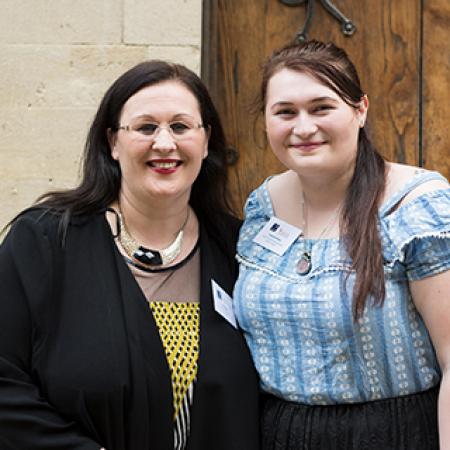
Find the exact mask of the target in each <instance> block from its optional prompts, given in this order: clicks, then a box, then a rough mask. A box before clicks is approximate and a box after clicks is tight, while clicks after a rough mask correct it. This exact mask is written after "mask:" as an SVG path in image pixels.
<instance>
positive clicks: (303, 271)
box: [297, 192, 342, 275]
mask: <svg viewBox="0 0 450 450" xmlns="http://www.w3.org/2000/svg"><path fill="white" fill-rule="evenodd" d="M301 204H302V214H303V230H304V231H303V234H302V235H303V239H305V235H306V232H307V229H308V228H307V227H308V217H307V205H306V202H305V196H304V195H303V192H302V199H301ZM341 206H342V205H341V204H339V205H338V207H337V208H336V210H335V211H333V214H332V215H331V217H330V220H329V221H328V222H327V224H326V225H325V227H324V228H323V230H322V231H321V232H320V234H319V237H318V238H317V239H316V240H319V239H322V238H323V237H324V236H325V235H326V233H327V232H328V231H329V230H330V229H331V227H332V226H333V225H334V223H335V222H336V219H337V217H338V216H339V213H340V211H341ZM305 247H306V244H305ZM311 253H312V248H311V250H309V251H304V252H303V254H302V256H301V257H300V259H299V260H298V261H297V273H298V274H299V275H308V273H309V272H311V268H312V262H311Z"/></svg>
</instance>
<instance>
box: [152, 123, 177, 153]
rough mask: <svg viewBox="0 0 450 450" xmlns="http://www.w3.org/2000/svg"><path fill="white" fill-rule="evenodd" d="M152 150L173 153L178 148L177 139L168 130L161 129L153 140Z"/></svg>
mask: <svg viewBox="0 0 450 450" xmlns="http://www.w3.org/2000/svg"><path fill="white" fill-rule="evenodd" d="M152 148H153V149H155V150H161V151H171V150H174V149H176V148H177V146H176V143H175V139H174V138H173V136H172V134H171V133H170V131H169V130H168V129H167V128H165V127H164V128H159V129H158V130H157V132H156V134H155V137H154V139H153V143H152Z"/></svg>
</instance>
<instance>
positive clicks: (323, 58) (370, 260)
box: [258, 40, 385, 319]
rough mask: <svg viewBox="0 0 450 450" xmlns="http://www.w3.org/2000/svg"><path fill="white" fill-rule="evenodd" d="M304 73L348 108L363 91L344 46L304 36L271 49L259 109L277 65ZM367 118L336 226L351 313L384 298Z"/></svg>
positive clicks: (380, 182) (374, 156)
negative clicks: (347, 268)
mask: <svg viewBox="0 0 450 450" xmlns="http://www.w3.org/2000/svg"><path fill="white" fill-rule="evenodd" d="M284 68H286V69H290V70H295V71H297V72H302V73H306V74H308V75H310V76H312V77H314V78H315V79H317V80H318V81H319V82H320V83H323V84H324V85H325V86H327V87H328V88H330V89H332V90H333V91H334V92H335V93H336V94H337V95H339V97H341V98H342V100H343V101H344V102H345V103H347V104H348V105H349V106H351V107H352V108H356V107H357V105H358V104H359V103H360V102H361V99H362V98H363V96H364V92H363V90H362V88H361V82H360V80H359V76H358V73H357V71H356V68H355V66H354V64H353V63H352V62H351V60H350V58H349V57H348V55H347V54H346V53H345V51H344V50H343V49H341V48H339V47H337V46H336V45H334V44H332V43H328V44H325V43H323V42H319V41H315V40H312V41H308V42H306V43H302V44H298V43H295V44H289V45H288V46H286V47H284V48H282V49H280V50H278V51H276V52H274V53H273V54H272V55H271V56H270V57H269V58H268V60H267V61H266V62H265V64H264V66H263V79H262V84H261V89H260V92H259V98H258V105H259V109H260V111H264V107H265V104H266V96H267V86H268V83H269V80H270V79H271V77H272V76H273V75H274V74H275V73H277V72H278V71H280V70H281V69H284ZM366 126H367V125H366V124H365V125H364V127H363V128H362V129H361V130H360V132H359V137H358V149H357V156H356V163H355V170H354V174H353V177H352V180H351V182H350V185H349V187H348V190H347V194H346V198H345V201H344V206H343V210H342V213H341V218H340V223H341V229H342V230H344V233H343V240H344V244H345V247H346V249H347V252H348V254H349V255H350V257H351V259H352V268H353V269H354V270H355V271H356V280H355V285H354V288H353V315H354V318H355V319H357V318H358V317H361V315H362V314H363V312H364V308H365V306H366V302H367V299H368V298H369V296H372V304H373V305H380V306H381V305H382V304H383V302H384V298H385V285H384V271H383V255H382V249H381V239H380V235H379V232H378V207H379V203H380V201H381V197H382V194H383V192H384V186H385V161H384V159H383V158H382V157H381V155H380V154H379V153H378V152H377V150H376V149H375V147H374V145H373V144H372V143H371V141H370V139H369V137H368V135H367V130H366Z"/></svg>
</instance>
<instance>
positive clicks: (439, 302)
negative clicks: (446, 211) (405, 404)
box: [410, 270, 450, 450]
mask: <svg viewBox="0 0 450 450" xmlns="http://www.w3.org/2000/svg"><path fill="white" fill-rule="evenodd" d="M410 288H411V293H412V296H413V299H414V303H415V304H416V307H417V309H418V311H419V313H420V314H421V316H422V318H423V320H424V321H425V324H426V326H427V329H428V332H429V333H430V336H431V339H432V341H433V345H434V347H435V350H436V354H437V358H438V361H439V365H440V367H441V370H442V382H441V387H440V390H439V404H438V414H439V442H440V448H441V450H450V270H447V271H446V272H444V273H441V274H439V275H435V276H432V277H429V278H424V279H422V280H418V281H411V282H410Z"/></svg>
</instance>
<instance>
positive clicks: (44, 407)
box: [0, 61, 259, 450]
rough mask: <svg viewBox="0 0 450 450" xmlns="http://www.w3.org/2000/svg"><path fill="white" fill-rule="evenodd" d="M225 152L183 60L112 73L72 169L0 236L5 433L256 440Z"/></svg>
mask: <svg viewBox="0 0 450 450" xmlns="http://www.w3.org/2000/svg"><path fill="white" fill-rule="evenodd" d="M225 166H226V164H225V143H224V135H223V130H222V126H221V123H220V121H219V117H218V115H217V112H216V110H215V108H214V105H213V104H212V101H211V99H210V97H209V94H208V92H207V90H206V88H205V87H204V85H203V84H202V82H201V81H200V79H199V78H198V77H197V76H196V75H195V74H194V73H192V72H191V71H190V70H188V69H186V68H185V67H183V66H180V65H177V64H168V63H166V62H162V61H150V62H145V63H142V64H139V65H137V66H136V67H134V68H132V69H131V70H129V71H128V72H126V73H125V74H123V75H122V76H121V77H120V78H118V79H117V80H116V81H115V82H114V83H113V85H112V86H111V87H110V88H109V90H108V91H107V92H106V94H105V96H104V98H103V100H102V101H101V104H100V107H99V109H98V111H97V113H96V116H95V118H94V120H93V123H92V126H91V128H90V131H89V134H88V138H87V143H86V146H85V154H84V166H83V175H82V180H81V183H80V185H79V186H78V187H76V188H75V189H71V190H67V191H61V192H50V193H47V194H46V195H44V196H43V197H41V198H40V200H39V201H38V202H37V204H35V205H34V206H33V207H31V208H29V209H27V210H26V211H24V212H22V213H21V214H20V215H19V216H18V217H16V218H15V219H14V220H13V223H12V226H11V229H10V231H9V233H8V235H7V236H6V238H5V240H4V243H3V245H2V247H1V250H0V286H1V287H2V293H1V294H0V443H1V445H0V447H1V448H2V449H5V450H7V449H11V450H12V449H27V450H38V449H42V450H51V449H55V450H56V449H58V450H62V449H77V450H78V449H79V450H82V449H83V450H91V449H92V450H99V449H100V448H104V449H107V450H144V449H151V450H169V449H180V450H181V449H188V450H211V449H214V450H244V449H245V450H257V449H259V445H258V425H257V420H258V419H257V413H258V404H257V377H256V372H255V370H254V368H253V365H252V361H251V357H250V355H249V353H248V350H247V348H246V344H245V341H244V339H243V338H242V336H241V334H240V332H239V330H237V329H236V324H235V323H233V317H230V316H229V315H227V313H226V311H227V308H229V306H230V305H229V300H230V299H229V298H228V297H227V295H228V294H231V291H232V287H233V283H234V281H235V277H236V267H235V261H234V252H235V250H234V249H235V241H236V236H237V232H238V227H239V225H240V224H239V221H238V220H237V219H235V218H234V217H233V215H232V214H231V207H230V203H229V198H228V190H227V181H226V167H225ZM227 302H228V303H227Z"/></svg>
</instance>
